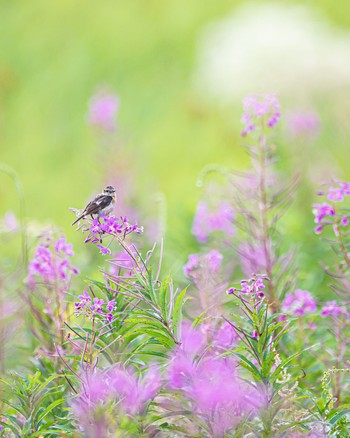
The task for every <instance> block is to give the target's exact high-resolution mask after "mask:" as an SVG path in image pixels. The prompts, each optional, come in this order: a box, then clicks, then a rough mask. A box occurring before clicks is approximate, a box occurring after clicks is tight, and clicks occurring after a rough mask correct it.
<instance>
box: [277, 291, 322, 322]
mask: <svg viewBox="0 0 350 438" xmlns="http://www.w3.org/2000/svg"><path fill="white" fill-rule="evenodd" d="M316 310H317V307H316V300H315V299H314V298H313V297H312V295H311V294H310V292H309V291H307V290H301V289H297V290H296V291H295V292H294V294H292V293H287V295H286V298H285V299H284V301H283V303H282V311H283V312H285V313H289V314H292V315H299V316H302V315H306V314H307V313H315V312H316Z"/></svg>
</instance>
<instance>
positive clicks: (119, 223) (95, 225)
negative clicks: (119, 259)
mask: <svg viewBox="0 0 350 438" xmlns="http://www.w3.org/2000/svg"><path fill="white" fill-rule="evenodd" d="M83 231H84V232H88V236H87V238H86V239H85V243H87V242H91V243H97V242H100V244H99V245H97V247H98V248H99V249H100V252H101V254H104V255H105V254H111V251H110V249H109V248H108V247H106V246H104V245H101V240H102V237H105V236H108V235H110V236H116V235H120V236H121V238H123V239H124V238H125V236H127V235H128V234H131V233H135V234H142V233H143V227H139V226H138V224H137V221H135V222H134V223H133V224H131V223H129V222H128V219H127V218H126V217H123V216H120V217H119V218H117V217H115V216H108V217H106V216H100V217H99V218H98V219H93V220H92V221H91V223H90V226H88V227H87V228H84V229H83Z"/></svg>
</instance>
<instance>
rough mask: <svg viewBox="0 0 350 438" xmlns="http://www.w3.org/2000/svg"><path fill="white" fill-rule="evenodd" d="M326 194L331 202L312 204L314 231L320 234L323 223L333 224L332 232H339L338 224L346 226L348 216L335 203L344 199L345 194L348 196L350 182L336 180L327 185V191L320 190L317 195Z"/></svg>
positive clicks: (349, 194) (349, 193)
mask: <svg viewBox="0 0 350 438" xmlns="http://www.w3.org/2000/svg"><path fill="white" fill-rule="evenodd" d="M326 194H327V198H328V200H329V201H330V202H331V204H329V203H327V202H324V203H323V204H313V210H312V212H313V214H314V215H315V223H316V224H318V225H317V226H316V228H315V233H316V234H320V233H321V232H322V231H323V228H324V226H325V225H331V224H333V229H334V233H335V234H337V233H339V225H341V226H342V227H347V226H348V225H349V218H348V216H349V215H348V214H346V211H345V212H344V210H343V211H342V210H341V209H340V208H338V206H337V204H338V203H341V202H343V201H344V197H345V196H350V183H349V182H344V181H336V182H335V183H333V184H332V185H331V186H329V187H328V192H326V191H324V190H322V191H319V192H318V195H319V196H323V195H326Z"/></svg>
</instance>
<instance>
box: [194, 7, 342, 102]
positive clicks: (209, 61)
mask: <svg viewBox="0 0 350 438" xmlns="http://www.w3.org/2000/svg"><path fill="white" fill-rule="evenodd" d="M194 81H195V86H196V87H199V89H200V91H201V93H205V94H207V95H208V97H214V98H217V99H219V101H221V102H222V103H229V102H231V101H234V100H237V98H238V99H241V98H242V96H244V95H246V94H249V93H252V92H262V93H264V92H277V93H279V94H282V95H284V96H293V97H294V96H295V97H297V96H298V95H299V96H305V93H306V94H307V95H310V94H313V93H315V92H317V93H319V92H329V91H333V90H335V89H340V88H343V87H346V86H349V85H350V33H349V32H346V31H341V30H339V29H338V28H336V27H335V26H334V25H332V24H331V23H330V22H329V21H327V19H326V18H325V17H324V16H323V15H322V14H321V12H319V11H317V10H314V9H311V8H309V7H306V6H293V5H283V4H279V3H265V4H260V3H250V4H249V5H244V6H242V7H240V8H237V9H235V10H234V12H233V13H232V14H231V15H230V16H229V17H228V18H225V19H223V20H220V21H218V22H216V23H213V24H212V25H211V26H210V27H209V28H207V30H206V31H205V32H204V35H203V37H202V38H201V40H200V44H199V59H198V66H197V69H196V73H195V77H194Z"/></svg>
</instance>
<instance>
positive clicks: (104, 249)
mask: <svg viewBox="0 0 350 438" xmlns="http://www.w3.org/2000/svg"><path fill="white" fill-rule="evenodd" d="M97 248H99V250H100V253H101V254H102V255H109V254H111V250H110V249H109V248H107V247H106V246H103V245H97Z"/></svg>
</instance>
